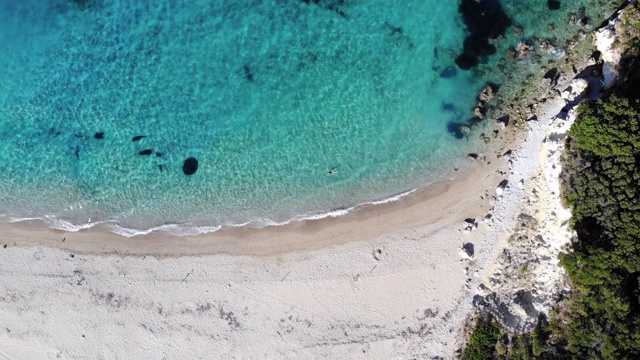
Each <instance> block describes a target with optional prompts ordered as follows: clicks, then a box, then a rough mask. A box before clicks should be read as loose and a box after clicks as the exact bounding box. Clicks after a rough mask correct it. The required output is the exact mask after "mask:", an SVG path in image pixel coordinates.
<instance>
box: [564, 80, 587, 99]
mask: <svg viewBox="0 0 640 360" xmlns="http://www.w3.org/2000/svg"><path fill="white" fill-rule="evenodd" d="M588 90H589V82H588V81H587V80H585V79H573V80H572V81H571V83H570V84H569V87H567V88H566V89H565V90H564V91H563V92H562V94H561V96H562V98H563V99H564V100H565V101H566V102H567V103H572V102H575V101H578V100H580V99H582V98H583V97H585V96H586V95H587V91H588Z"/></svg>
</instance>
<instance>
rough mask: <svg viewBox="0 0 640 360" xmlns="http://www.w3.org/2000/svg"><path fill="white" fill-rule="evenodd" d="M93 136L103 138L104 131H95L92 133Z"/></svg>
mask: <svg viewBox="0 0 640 360" xmlns="http://www.w3.org/2000/svg"><path fill="white" fill-rule="evenodd" d="M93 137H94V138H96V139H104V133H103V132H97V133H95V134H94V135H93Z"/></svg>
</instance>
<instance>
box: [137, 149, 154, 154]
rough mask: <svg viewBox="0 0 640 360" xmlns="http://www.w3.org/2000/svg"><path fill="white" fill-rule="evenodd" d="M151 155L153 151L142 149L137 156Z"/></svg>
mask: <svg viewBox="0 0 640 360" xmlns="http://www.w3.org/2000/svg"><path fill="white" fill-rule="evenodd" d="M151 154H153V150H151V149H144V150H142V151H140V152H139V153H138V155H151Z"/></svg>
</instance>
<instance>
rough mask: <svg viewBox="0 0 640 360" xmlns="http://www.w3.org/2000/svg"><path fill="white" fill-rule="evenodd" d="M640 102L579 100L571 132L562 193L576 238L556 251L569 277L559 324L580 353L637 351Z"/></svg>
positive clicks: (621, 355) (608, 355)
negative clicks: (566, 306)
mask: <svg viewBox="0 0 640 360" xmlns="http://www.w3.org/2000/svg"><path fill="white" fill-rule="evenodd" d="M639 126H640V103H639V102H638V101H637V100H633V99H627V98H623V97H620V95H612V96H610V97H608V98H606V99H604V100H599V101H598V102H596V103H586V104H583V105H581V108H580V117H579V118H578V119H577V120H576V122H575V124H574V126H573V128H572V129H571V133H570V135H571V136H572V140H571V141H570V142H569V147H568V155H569V159H568V160H569V161H568V168H569V169H570V172H569V178H568V186H567V187H566V196H567V201H568V203H569V204H570V205H571V207H572V211H573V218H572V221H573V225H574V227H575V229H576V231H577V234H578V239H577V241H576V242H574V243H573V244H572V249H571V250H572V251H571V252H569V253H567V254H563V255H562V256H561V258H560V260H561V264H562V266H564V268H565V269H566V270H567V273H568V274H569V278H570V279H571V282H572V287H573V295H572V297H571V303H572V305H571V306H572V311H571V312H570V313H569V315H568V319H567V320H568V324H567V326H566V328H565V329H563V332H564V334H563V335H564V337H565V338H566V340H567V343H568V349H569V351H570V352H571V353H572V354H574V355H576V356H577V357H579V358H582V359H587V358H590V359H614V358H616V359H626V358H636V359H637V358H640V288H639V287H638V282H639V280H640V133H639V131H640V129H639Z"/></svg>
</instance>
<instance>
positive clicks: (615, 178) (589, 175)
mask: <svg viewBox="0 0 640 360" xmlns="http://www.w3.org/2000/svg"><path fill="white" fill-rule="evenodd" d="M637 38H638V36H637V33H636V39H637ZM639 48H640V47H638V46H632V50H631V51H630V53H629V54H627V57H626V58H625V59H624V60H623V62H622V63H621V65H622V74H621V78H620V82H619V83H618V85H617V86H616V88H615V90H614V91H613V92H612V93H609V94H606V95H605V96H604V97H603V98H602V99H601V100H598V101H597V102H587V103H583V104H582V105H580V108H579V114H580V115H579V117H578V119H577V120H576V122H575V123H574V125H573V127H572V128H571V131H570V138H569V140H568V141H567V151H566V154H565V156H566V162H565V164H564V168H565V171H566V174H565V175H566V176H565V179H564V196H565V199H566V201H567V204H568V205H569V206H570V207H571V209H572V214H573V217H572V225H573V227H574V228H575V230H576V233H577V239H576V241H574V242H573V243H572V244H571V248H570V249H569V251H568V252H567V253H564V254H562V255H561V256H560V263H561V265H562V266H563V267H564V268H565V270H566V271H567V274H568V276H569V279H570V281H571V285H572V292H571V294H570V296H569V297H568V298H567V299H563V300H562V301H561V303H559V304H558V305H557V306H556V308H555V309H554V311H553V312H552V315H551V320H550V322H549V321H547V320H546V319H545V318H542V317H541V318H540V319H539V322H538V326H537V327H536V329H534V330H533V331H532V332H530V333H523V334H519V335H515V336H512V337H511V338H508V337H507V336H506V335H504V331H503V335H501V336H499V337H498V340H497V341H496V342H495V343H494V346H493V348H492V349H490V350H488V349H489V346H488V345H486V344H485V345H483V347H482V348H483V349H487V350H486V352H485V353H484V357H482V356H478V355H475V353H474V352H467V351H465V352H464V353H463V359H489V358H493V359H640V56H638V52H639V50H638V49H639ZM634 49H635V50H634ZM487 329H488V328H487V327H477V328H476V329H475V330H474V333H473V335H472V338H474V337H475V338H479V339H488V338H491V339H492V338H495V335H494V330H492V329H491V328H489V329H491V332H490V335H491V337H488V336H487V335H477V334H476V333H478V332H486V331H487ZM471 346H472V345H469V346H468V347H467V349H469V348H470V347H471Z"/></svg>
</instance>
